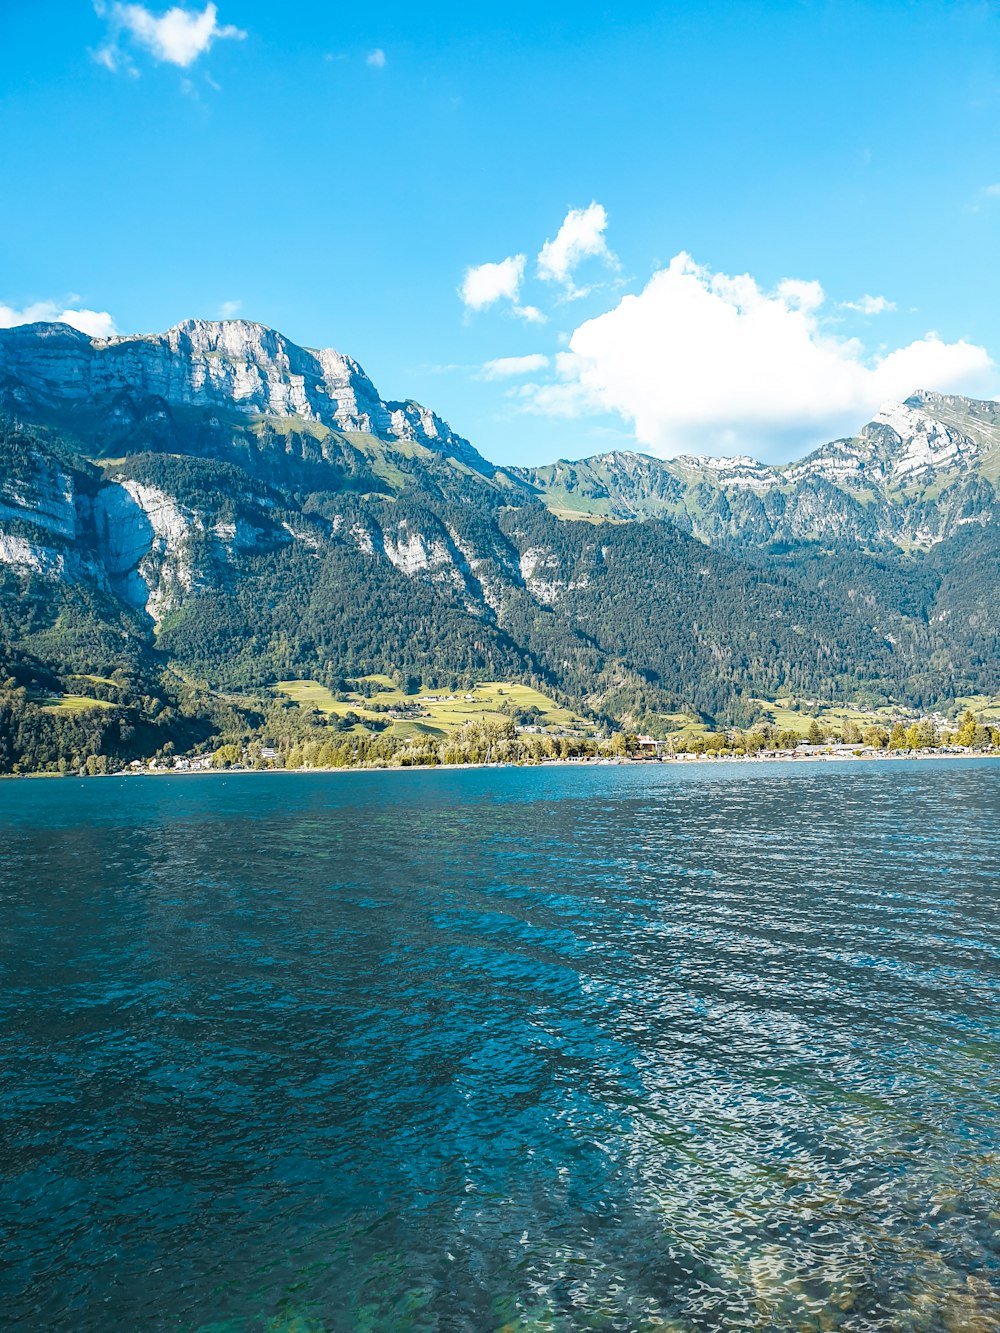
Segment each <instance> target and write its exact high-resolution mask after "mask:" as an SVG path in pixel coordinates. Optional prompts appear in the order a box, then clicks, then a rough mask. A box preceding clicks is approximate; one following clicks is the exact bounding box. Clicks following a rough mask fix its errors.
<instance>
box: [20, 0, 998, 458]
mask: <svg viewBox="0 0 1000 1333" xmlns="http://www.w3.org/2000/svg"><path fill="white" fill-rule="evenodd" d="M181 10H182V12H179V13H178V12H175V13H173V14H172V15H167V16H166V22H164V18H165V15H166V11H167V7H166V6H164V5H162V4H155V3H154V4H149V5H146V6H140V5H123V4H114V3H111V2H110V0H108V2H107V3H102V4H98V5H97V6H95V5H94V4H92V3H89V0H48V2H47V3H44V4H40V3H38V0H4V3H3V4H2V5H0V163H2V170H3V176H2V178H3V180H4V182H5V185H6V189H5V191H4V195H5V200H4V208H3V209H2V212H0V320H2V321H3V322H6V323H10V322H13V321H15V320H18V319H22V318H25V317H26V316H30V315H32V314H36V313H37V312H42V313H48V314H52V313H55V314H60V313H62V312H63V311H64V310H71V311H72V310H89V311H92V312H98V313H99V314H103V313H106V314H107V315H108V316H109V317H110V319H111V320H112V321H113V323H114V327H115V328H116V329H117V330H118V331H119V332H124V333H129V332H141V331H153V330H160V329H164V328H166V327H168V326H169V325H171V324H173V323H176V322H177V321H178V320H180V319H183V318H186V317H188V316H192V315H200V316H205V317H215V316H218V315H220V314H222V313H228V312H236V313H238V315H239V316H240V317H246V318H250V319H256V320H260V321H262V322H264V323H267V324H271V325H273V326H275V327H277V328H279V329H281V330H282V331H283V332H284V333H286V334H287V335H288V336H289V337H291V338H292V339H294V340H295V341H297V342H300V343H305V344H307V345H313V346H317V345H322V346H335V347H337V348H338V349H340V350H341V351H345V352H348V353H350V354H351V355H353V356H355V357H356V358H357V359H358V360H359V361H360V362H361V363H362V365H363V366H364V367H365V369H366V370H367V371H368V372H369V374H370V375H371V376H372V378H373V379H374V380H375V382H376V384H377V386H378V387H379V389H380V391H381V392H382V394H383V395H384V396H386V397H395V398H401V397H415V398H417V399H419V400H421V401H423V402H425V403H427V404H428V405H430V406H432V407H433V408H435V409H436V410H437V411H439V412H440V413H441V414H442V415H443V416H445V417H447V419H448V420H449V421H450V422H451V424H452V425H453V426H454V427H455V429H457V430H459V431H460V432H461V433H462V434H464V435H467V436H468V437H469V438H470V439H472V441H473V442H474V443H475V444H476V445H477V447H479V448H480V449H481V450H482V452H484V453H486V454H487V455H488V456H489V457H491V458H494V459H496V460H497V461H501V462H544V461H550V460H552V459H554V458H556V457H560V456H561V457H579V456H582V455H584V454H588V453H593V452H597V451H600V450H604V449H609V448H616V447H639V448H642V449H644V450H647V451H649V452H657V453H660V454H664V455H669V454H673V453H677V452H684V451H687V452H691V451H695V450H701V451H704V452H714V453H720V452H751V453H755V454H757V455H759V456H764V457H769V458H774V459H778V458H787V457H791V456H794V455H796V454H799V453H801V452H803V451H804V450H805V449H806V448H808V447H810V446H811V445H814V444H816V443H819V442H821V441H822V440H824V439H827V438H830V437H831V436H832V435H835V434H839V433H842V432H844V431H848V430H850V429H851V428H853V427H855V426H857V425H860V424H861V422H862V421H864V420H865V419H867V416H868V415H870V414H871V411H872V410H873V409H874V407H875V406H877V405H878V403H879V402H880V401H882V400H883V399H885V398H893V397H900V396H903V395H904V394H905V393H907V392H909V391H910V390H912V389H914V388H918V387H929V388H941V389H962V390H966V391H969V392H974V393H978V394H980V395H982V396H987V395H989V396H992V395H994V394H996V393H997V392H998V390H1000V375H998V373H997V370H996V365H995V362H996V361H997V360H1000V263H998V256H1000V5H998V4H996V3H992V4H962V3H948V4H934V3H927V4H899V3H894V4H888V3H887V4H881V5H877V4H863V5H856V4H850V3H838V4H812V3H789V4H766V5H765V4H742V5H741V4H733V3H727V4H714V3H699V4H698V5H691V4H688V5H679V4H676V5H670V4H660V5H643V4H632V5H629V6H615V7H612V6H607V7H605V6H601V5H588V4H586V3H576V4H573V5H568V4H566V5H564V4H560V3H549V4H545V5H539V4H537V3H532V4H526V3H521V2H520V0H513V2H511V0H508V2H507V3H504V4H492V3H484V4H479V5H461V6H458V5H455V6H453V5H450V4H438V5H433V6H419V7H418V6H413V5H409V4H408V5H401V4H395V3H384V4H381V5H379V6H341V5H338V4H335V3H309V2H308V0H303V2H301V3H291V4H287V5H276V4H274V3H273V2H272V3H263V2H262V0H218V6H217V10H215V9H214V8H213V7H211V6H210V7H208V9H206V7H205V5H203V4H201V3H198V4H189V5H187V6H186V7H181ZM547 242H548V246H547V247H546V243H547ZM482 265H497V266H499V267H497V268H486V269H483V268H481V267H480V266H482ZM470 270H473V272H471V273H470ZM463 292H464V294H465V296H466V297H467V298H468V299H467V300H463V299H462V293H463ZM82 318H83V322H85V323H86V322H88V321H90V322H91V324H93V327H95V328H97V327H100V326H101V324H102V321H97V322H96V323H94V317H93V316H84V317H82ZM103 323H106V321H103ZM928 335H931V336H928Z"/></svg>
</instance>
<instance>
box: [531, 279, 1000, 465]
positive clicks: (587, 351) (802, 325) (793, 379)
mask: <svg viewBox="0 0 1000 1333" xmlns="http://www.w3.org/2000/svg"><path fill="white" fill-rule="evenodd" d="M824 300H825V297H824V295H823V291H822V288H821V287H820V286H819V284H815V283H800V282H786V283H782V284H780V286H779V287H778V288H777V290H775V291H773V292H768V291H765V290H763V289H762V288H761V287H760V286H759V285H758V283H757V282H756V281H755V280H754V278H752V277H751V276H750V275H749V274H743V275H741V276H736V277H729V276H727V275H726V274H724V273H713V272H711V271H710V270H709V269H708V268H705V267H703V266H701V265H699V264H696V263H695V261H694V260H693V259H692V258H691V256H690V255H688V254H685V253H681V254H679V255H677V256H676V257H675V258H674V259H673V260H671V262H670V265H669V266H668V267H667V268H665V269H661V270H660V271H658V272H657V273H655V274H654V275H653V277H652V278H651V279H650V281H649V282H648V284H647V285H646V287H645V289H644V290H643V291H642V292H640V293H639V294H638V295H634V296H626V297H624V298H623V299H622V300H621V301H620V302H619V303H618V305H617V306H616V307H615V308H614V309H613V310H609V311H608V312H607V313H606V314H603V315H599V316H597V317H596V318H594V319H590V320H587V321H586V322H585V323H583V324H581V325H580V326H579V327H578V328H577V329H576V330H575V332H574V333H573V335H572V337H571V338H570V341H569V350H568V351H565V352H561V353H559V354H558V356H557V357H556V368H557V371H558V380H557V381H556V382H553V383H549V384H547V385H541V386H537V387H532V388H529V389H528V391H527V393H526V395H525V401H526V402H527V403H528V404H529V405H530V406H531V408H532V409H533V410H535V411H539V412H543V413H548V414H553V415H564V416H579V415H582V414H584V413H589V412H595V411H598V412H613V413H617V414H618V415H619V416H621V417H622V418H623V419H624V420H626V421H627V422H629V423H630V424H631V426H632V429H633V431H634V433H635V438H636V440H637V442H638V443H639V444H640V445H641V446H642V447H644V448H646V449H648V450H650V451H651V452H653V453H657V454H660V455H662V456H664V457H670V456H672V455H675V454H677V453H681V452H686V451H690V452H700V453H732V452H736V451H744V452H753V453H757V454H760V455H763V456H764V457H770V458H775V457H779V456H781V455H783V454H784V455H787V453H789V452H790V451H792V450H794V449H797V448H801V447H802V446H803V445H806V444H815V443H819V442H821V441H822V440H825V439H830V438H833V437H835V436H837V435H840V434H844V433H850V432H852V431H853V430H855V429H857V427H858V426H859V425H860V424H861V423H862V422H864V421H865V420H867V419H868V418H869V417H870V416H871V415H872V413H873V412H874V411H875V410H876V409H877V408H878V406H879V405H880V404H881V403H882V402H884V401H885V400H887V399H900V398H904V397H906V396H908V395H909V394H910V393H912V392H913V391H914V390H915V389H918V388H925V389H937V390H940V391H944V392H947V391H965V392H973V393H974V392H977V391H980V392H981V391H984V390H985V391H988V387H989V386H990V385H991V384H992V383H993V375H994V372H995V369H996V368H995V366H994V364H993V362H992V360H991V359H990V356H989V354H988V353H987V351H986V350H985V348H983V347H977V346H975V345H973V344H971V343H968V342H964V341H959V342H953V343H947V342H944V341H943V340H942V339H941V338H940V337H938V336H937V334H935V333H928V334H926V335H925V336H924V337H923V338H920V339H917V340H916V341H915V342H912V343H910V344H908V345H907V346H905V347H900V348H897V349H896V350H894V351H890V352H888V353H886V352H881V353H879V354H878V355H875V356H870V355H869V354H868V353H867V352H866V349H865V348H864V346H863V345H862V344H861V343H860V342H859V341H858V340H857V339H856V338H850V339H848V338H840V337H836V336H834V335H832V334H830V333H828V332H827V331H826V330H825V328H824V326H823V323H822V320H821V308H822V305H823V302H824Z"/></svg>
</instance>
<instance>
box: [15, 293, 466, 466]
mask: <svg viewBox="0 0 1000 1333" xmlns="http://www.w3.org/2000/svg"><path fill="white" fill-rule="evenodd" d="M0 387H2V389H3V395H4V398H5V400H6V402H7V403H8V404H9V406H10V407H11V409H12V410H14V411H16V412H18V413H19V414H24V415H27V416H30V415H31V414H32V412H34V413H36V414H37V413H38V412H39V411H41V412H44V411H45V410H49V411H56V412H58V413H60V414H61V415H65V414H67V412H69V413H70V414H71V413H72V409H73V408H74V407H76V408H79V409H82V410H83V411H85V412H86V413H87V414H88V416H90V417H94V416H95V415H96V416H98V417H100V415H101V414H104V415H105V416H106V418H107V420H108V424H109V426H113V425H114V424H115V423H116V422H118V421H122V420H126V419H127V418H128V417H129V414H130V413H131V414H132V415H134V414H135V410H136V409H135V405H136V404H137V403H141V404H142V405H143V413H144V418H148V417H149V415H150V413H152V414H153V415H155V413H156V410H157V407H156V404H157V403H159V404H162V407H161V408H160V409H159V410H160V411H161V412H164V411H169V410H171V409H175V408H178V407H180V408H202V409H204V408H208V409H214V410H216V411H220V412H226V413H229V412H234V413H237V414H240V415H243V416H246V417H248V418H257V417H274V418H297V419H299V420H301V421H303V422H309V423H316V424H318V425H322V426H327V427H329V428H330V429H333V430H338V431H343V432H347V433H352V432H364V433H366V434H370V435H374V436H377V437H378V438H379V439H383V440H403V441H413V442H416V443H418V444H422V445H425V446H426V447H428V448H431V449H435V450H440V451H442V452H445V453H448V454H451V455H453V456H455V457H458V458H461V459H463V460H465V461H466V462H468V463H469V464H470V465H472V466H474V467H477V469H478V467H479V466H482V465H484V460H483V459H482V458H481V457H480V455H479V454H477V453H476V451H475V450H474V449H473V448H472V446H471V445H470V444H469V442H468V441H467V440H464V439H462V437H461V436H459V435H456V434H455V432H454V431H452V430H451V428H450V427H449V426H448V425H447V423H446V422H444V421H442V420H441V418H440V417H438V416H436V415H435V414H434V413H433V412H431V411H429V410H428V409H427V408H424V407H421V406H420V405H419V404H417V403H412V402H405V403H404V402H384V401H383V400H382V399H381V398H380V397H379V394H378V391H377V390H376V388H375V386H374V384H372V382H371V380H370V379H369V378H368V376H367V375H366V374H365V372H364V371H363V370H362V368H361V367H360V366H359V365H358V363H357V362H356V361H355V360H353V359H352V358H351V357H349V356H344V355H342V354H341V353H340V352H336V351H333V350H332V349H329V348H327V349H324V350H314V349H312V348H307V347H299V346H297V345H296V344H295V343H293V342H291V341H290V340H289V339H287V338H285V337H284V336H283V335H282V334H280V333H277V332H276V331H275V330H274V329H269V328H267V327H265V326H264V325H263V324H255V323H252V322H251V321H250V320H222V321H214V320H203V319H188V320H184V321H183V322H182V323H180V324H177V325H175V326H174V327H173V328H172V329H168V330H167V331H166V333H158V334H148V335H134V336H132V335H130V336H127V337H114V338H89V337H88V336H87V335H86V334H83V333H80V332H79V331H78V330H76V329H72V328H70V327H69V326H68V325H66V324H29V325H23V326H21V327H19V328H14V329H4V330H0Z"/></svg>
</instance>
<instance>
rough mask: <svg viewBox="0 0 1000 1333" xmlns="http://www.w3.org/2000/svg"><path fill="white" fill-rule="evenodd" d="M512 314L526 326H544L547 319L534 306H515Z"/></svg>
mask: <svg viewBox="0 0 1000 1333" xmlns="http://www.w3.org/2000/svg"><path fill="white" fill-rule="evenodd" d="M514 314H515V315H516V316H517V317H518V319H523V320H524V322H525V323H526V324H546V323H548V319H547V317H546V316H545V315H543V314H542V312H541V311H540V310H539V308H538V306H536V305H516V306H515V307H514Z"/></svg>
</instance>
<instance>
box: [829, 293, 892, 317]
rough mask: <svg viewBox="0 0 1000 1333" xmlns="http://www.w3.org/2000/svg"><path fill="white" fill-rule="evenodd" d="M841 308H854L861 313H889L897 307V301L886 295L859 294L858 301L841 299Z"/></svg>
mask: <svg viewBox="0 0 1000 1333" xmlns="http://www.w3.org/2000/svg"><path fill="white" fill-rule="evenodd" d="M840 308H841V310H854V311H855V312H856V313H857V314H859V315H887V314H888V313H889V311H890V310H895V309H896V302H895V301H890V300H888V299H887V298H886V297H884V296H869V295H868V294H867V293H866V294H865V295H864V296H859V297H858V299H857V300H856V301H841V302H840Z"/></svg>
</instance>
